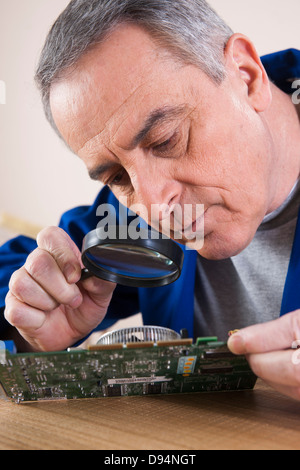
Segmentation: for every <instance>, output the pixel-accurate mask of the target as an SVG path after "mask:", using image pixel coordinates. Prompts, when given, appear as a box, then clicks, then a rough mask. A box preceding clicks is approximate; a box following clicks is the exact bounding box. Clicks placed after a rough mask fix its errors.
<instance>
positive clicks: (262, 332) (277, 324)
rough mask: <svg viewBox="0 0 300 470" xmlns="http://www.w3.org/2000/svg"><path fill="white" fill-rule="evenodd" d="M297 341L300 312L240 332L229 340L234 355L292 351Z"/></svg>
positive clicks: (299, 329)
mask: <svg viewBox="0 0 300 470" xmlns="http://www.w3.org/2000/svg"><path fill="white" fill-rule="evenodd" d="M297 340H300V310H297V311H296V312H293V313H289V314H288V315H284V316H283V317H281V318H278V319H277V320H274V321H271V322H268V323H262V324H258V325H253V326H249V327H247V328H244V329H243V330H240V331H239V332H237V333H235V334H234V335H232V336H231V337H230V338H229V341H228V347H229V349H230V350H231V351H232V352H233V353H234V354H256V353H264V352H271V351H280V350H284V349H290V348H292V347H293V344H294V342H295V341H297Z"/></svg>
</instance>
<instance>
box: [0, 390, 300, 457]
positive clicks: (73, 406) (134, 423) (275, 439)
mask: <svg viewBox="0 0 300 470" xmlns="http://www.w3.org/2000/svg"><path fill="white" fill-rule="evenodd" d="M299 418H300V403H298V402H295V401H293V400H291V399H289V398H286V397H284V396H281V395H279V394H278V393H276V392H275V391H273V390H272V389H270V388H268V387H267V386H266V385H264V384H263V383H262V382H261V381H259V382H258V384H257V386H256V388H255V390H254V391H247V392H229V393H216V394H211V393H209V394H190V395H168V396H157V395H156V396H145V397H129V398H127V397H122V398H101V399H88V400H74V401H73V400H72V401H59V402H50V401H49V402H38V403H31V404H23V405H16V404H14V403H11V402H7V401H3V400H0V449H1V450H5V449H6V450H19V449H22V450H25V449H39V450H48V449H50V450H55V449H57V450H69V449H70V450H74V449H78V450H80V449H85V450H89V449H95V450H107V451H112V450H170V451H176V450H202V449H297V450H298V449H300V419H299Z"/></svg>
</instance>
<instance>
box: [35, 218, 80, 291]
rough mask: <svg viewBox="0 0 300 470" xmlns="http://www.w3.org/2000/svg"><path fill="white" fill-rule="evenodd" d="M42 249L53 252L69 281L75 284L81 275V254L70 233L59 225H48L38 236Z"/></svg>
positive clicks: (38, 242) (52, 254)
mask: <svg viewBox="0 0 300 470" xmlns="http://www.w3.org/2000/svg"><path fill="white" fill-rule="evenodd" d="M37 244H38V246H39V248H40V249H41V250H44V251H46V252H48V253H50V254H51V256H52V257H53V258H54V259H55V262H56V263H57V265H58V267H59V268H60V270H61V271H62V272H63V274H64V276H65V278H66V280H67V282H69V283H70V284H75V283H76V282H78V281H79V280H80V277H81V267H82V265H81V254H80V251H79V249H78V248H77V246H76V245H75V243H74V242H73V241H72V240H71V238H70V237H69V235H68V234H67V233H66V232H64V230H61V229H60V228H58V227H47V228H45V229H44V230H42V231H41V232H40V233H39V234H38V236H37Z"/></svg>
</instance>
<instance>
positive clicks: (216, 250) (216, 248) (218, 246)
mask: <svg viewBox="0 0 300 470" xmlns="http://www.w3.org/2000/svg"><path fill="white" fill-rule="evenodd" d="M249 243H250V242H245V243H241V242H240V241H237V242H235V241H233V240H224V239H219V238H217V237H216V236H215V235H214V234H213V233H212V234H209V235H207V236H206V237H205V239H204V243H203V246H202V248H200V249H199V250H196V251H197V252H198V253H199V255H200V256H202V258H205V259H208V260H211V261H221V260H225V259H229V258H232V257H233V256H237V255H239V254H240V253H241V252H242V251H244V249H245V248H246V247H247V246H248V245H249Z"/></svg>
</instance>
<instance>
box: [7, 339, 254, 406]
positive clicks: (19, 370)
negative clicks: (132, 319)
mask: <svg viewBox="0 0 300 470" xmlns="http://www.w3.org/2000/svg"><path fill="white" fill-rule="evenodd" d="M0 343H1V342H0ZM255 383H256V376H255V375H254V374H253V372H252V371H251V369H250V367H249V365H248V362H247V360H246V358H245V357H243V356H234V355H233V354H232V353H231V352H230V351H229V350H228V348H227V345H226V343H221V342H219V341H218V340H217V338H199V339H198V340H197V342H196V343H194V344H193V342H192V340H186V339H181V340H178V341H169V342H157V343H154V342H147V343H133V344H132V343H131V344H130V343H128V344H116V345H113V346H95V347H92V348H90V349H89V350H80V349H73V350H72V349H71V350H68V351H62V352H55V353H27V354H20V353H16V352H11V351H9V350H8V349H7V348H6V346H5V342H2V347H0V385H1V387H0V388H2V396H4V397H6V398H8V399H11V400H12V401H14V402H16V403H23V402H30V401H37V400H62V399H66V400H67V399H82V398H98V397H120V396H132V395H153V394H173V393H192V392H221V391H233V390H235V391H236V390H249V389H253V388H254V385H255Z"/></svg>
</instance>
